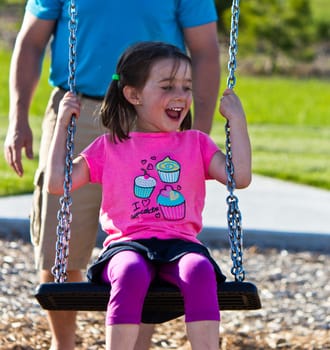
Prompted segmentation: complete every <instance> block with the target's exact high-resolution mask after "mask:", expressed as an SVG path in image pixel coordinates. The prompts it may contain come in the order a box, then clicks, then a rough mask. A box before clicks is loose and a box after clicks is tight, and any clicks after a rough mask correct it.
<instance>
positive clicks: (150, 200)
mask: <svg viewBox="0 0 330 350" xmlns="http://www.w3.org/2000/svg"><path fill="white" fill-rule="evenodd" d="M218 150H219V148H218V146H217V145H216V144H215V143H214V142H213V141H212V140H211V139H210V138H209V136H208V135H206V134H204V133H202V132H200V131H196V130H189V131H184V132H171V133H140V132H132V133H131V134H130V139H128V140H125V141H124V142H118V143H116V144H115V143H112V142H111V141H110V138H109V135H106V134H105V135H102V136H100V137H98V138H97V139H96V140H95V141H94V142H93V143H92V144H91V145H90V146H88V147H87V148H86V149H85V150H84V151H83V152H82V153H81V155H82V156H83V157H84V158H85V160H86V161H87V164H88V167H89V172H90V181H91V182H93V183H100V184H101V185H102V193H103V195H102V204H101V209H100V223H101V225H102V228H103V230H104V231H105V232H106V233H107V234H108V237H107V238H106V240H105V242H104V246H107V245H108V244H109V243H110V242H119V241H126V240H136V239H145V238H151V237H157V238H159V239H172V238H178V239H183V240H186V241H192V242H199V241H198V240H197V238H196V236H197V234H198V233H199V232H200V231H201V229H202V211H203V207H204V201H205V180H206V179H207V178H208V168H209V164H210V161H211V159H212V157H213V155H214V154H215V152H217V151H218Z"/></svg>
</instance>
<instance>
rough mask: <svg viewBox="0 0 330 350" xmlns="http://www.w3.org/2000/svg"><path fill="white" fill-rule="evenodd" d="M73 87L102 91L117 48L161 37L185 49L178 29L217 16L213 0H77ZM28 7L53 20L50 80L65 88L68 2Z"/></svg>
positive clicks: (43, 0)
mask: <svg viewBox="0 0 330 350" xmlns="http://www.w3.org/2000/svg"><path fill="white" fill-rule="evenodd" d="M76 7H77V59H76V61H77V62H76V63H77V67H76V90H77V91H78V92H80V93H83V94H86V95H91V96H103V95H104V94H105V92H106V90H107V88H108V85H109V82H110V80H111V76H112V74H113V73H114V72H115V68H116V64H117V61H118V58H119V56H120V55H121V54H122V52H123V51H124V50H125V49H126V48H127V47H128V46H130V45H131V44H133V43H136V42H138V41H163V42H167V43H171V44H173V45H176V46H178V47H180V48H181V49H182V50H184V49H185V44H184V36H183V28H188V27H195V26H199V25H203V24H207V23H210V22H214V21H216V20H217V13H216V9H215V5H214V1H213V0H155V1H152V0H119V1H111V0H93V1H87V0H76ZM26 9H27V11H29V12H30V13H32V14H33V15H34V16H36V17H38V18H40V19H43V20H56V21H57V25H56V28H55V33H54V35H53V37H52V41H51V69H50V77H49V81H50V84H51V85H53V86H61V87H63V88H65V89H67V88H68V82H67V80H68V55H69V42H68V40H69V30H68V22H69V1H68V0H28V2H27V5H26Z"/></svg>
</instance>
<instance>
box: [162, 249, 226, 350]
mask: <svg viewBox="0 0 330 350" xmlns="http://www.w3.org/2000/svg"><path fill="white" fill-rule="evenodd" d="M160 276H161V277H162V278H163V279H164V280H166V281H168V282H171V283H173V284H175V285H177V286H178V287H179V288H180V290H181V293H182V295H183V299H184V305H185V315H186V316H185V317H186V323H187V335H188V338H189V341H190V343H191V346H192V349H193V350H195V349H196V350H197V349H198V350H206V349H207V350H211V349H212V350H215V349H216V350H218V349H219V321H220V313H219V306H218V297H217V282H216V276H215V272H214V269H213V266H212V264H211V262H210V261H209V260H208V259H207V258H206V257H204V256H203V255H200V254H197V253H188V254H186V255H184V256H183V257H182V258H180V259H179V260H178V261H176V262H174V263H169V264H166V265H163V266H162V268H161V271H160Z"/></svg>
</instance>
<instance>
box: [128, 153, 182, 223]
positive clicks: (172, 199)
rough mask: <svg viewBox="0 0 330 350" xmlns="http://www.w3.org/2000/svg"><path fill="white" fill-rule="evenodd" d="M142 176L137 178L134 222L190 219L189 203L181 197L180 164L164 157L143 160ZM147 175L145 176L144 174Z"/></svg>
mask: <svg viewBox="0 0 330 350" xmlns="http://www.w3.org/2000/svg"><path fill="white" fill-rule="evenodd" d="M141 166H142V168H140V170H139V175H137V176H135V177H134V183H133V191H134V197H135V200H134V201H133V202H132V214H131V218H132V219H140V218H142V217H147V216H154V218H156V219H161V218H162V219H165V220H171V221H174V220H182V219H184V218H185V215H186V200H185V198H184V196H183V194H182V193H181V190H182V185H181V184H180V183H179V181H180V173H181V166H180V163H179V162H177V161H176V160H174V159H173V158H171V157H170V156H168V155H167V156H165V157H164V155H163V156H162V157H161V158H160V159H159V160H158V159H157V156H151V157H150V158H145V159H142V160H141ZM141 171H142V172H143V175H142V174H141Z"/></svg>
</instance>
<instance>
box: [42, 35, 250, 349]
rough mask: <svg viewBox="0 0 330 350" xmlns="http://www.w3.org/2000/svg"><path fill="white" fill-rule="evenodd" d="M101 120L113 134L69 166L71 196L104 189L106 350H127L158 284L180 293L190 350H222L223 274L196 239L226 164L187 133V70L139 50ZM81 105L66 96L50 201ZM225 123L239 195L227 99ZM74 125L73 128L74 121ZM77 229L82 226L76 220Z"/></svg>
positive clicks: (244, 147)
mask: <svg viewBox="0 0 330 350" xmlns="http://www.w3.org/2000/svg"><path fill="white" fill-rule="evenodd" d="M112 78H113V80H112V82H111V85H110V87H109V90H108V92H107V95H106V97H105V99H104V102H103V106H102V110H101V117H102V122H103V124H104V126H105V127H106V128H108V129H109V133H108V134H105V135H103V136H101V137H99V138H97V139H96V140H95V141H94V142H93V143H92V144H91V145H90V146H89V147H87V148H86V149H85V150H84V151H83V152H82V153H81V154H80V155H79V156H78V157H77V158H76V159H75V160H74V162H73V171H72V189H73V190H74V189H77V188H79V187H81V186H83V185H85V184H87V183H89V182H92V183H99V184H101V185H102V192H103V198H102V205H101V210H100V222H101V224H102V227H103V229H104V231H105V232H106V233H107V234H108V236H107V238H106V239H105V241H104V250H103V253H102V254H101V256H100V257H99V259H98V260H97V262H96V263H95V264H94V265H93V266H92V267H91V268H90V270H89V272H88V277H89V279H90V280H92V281H96V282H101V283H110V284H111V293H110V299H109V304H108V308H107V314H106V348H107V349H108V350H109V349H115V350H120V349H125V350H129V349H133V348H134V344H135V342H136V339H137V335H138V330H139V324H140V322H141V314H142V307H143V302H144V298H145V296H146V293H147V291H148V287H149V285H150V283H151V282H152V281H153V280H154V279H155V278H160V279H163V280H165V281H167V282H170V283H173V284H175V285H177V286H178V287H179V288H180V290H181V293H182V295H183V299H184V305H185V321H186V325H187V335H188V338H189V341H190V343H191V346H192V349H196V350H204V349H205V350H206V349H207V350H216V349H218V348H219V320H220V314H219V308H218V300H217V281H219V282H220V281H224V279H225V277H224V276H223V275H222V273H221V271H220V269H219V267H218V266H217V264H216V263H215V261H214V260H213V259H212V258H211V256H210V254H209V252H208V250H207V249H206V247H204V246H203V245H202V244H201V243H200V242H199V241H198V239H197V235H198V233H199V232H200V231H201V228H202V210H203V206H204V199H205V180H206V179H215V180H217V181H219V182H220V183H222V184H225V183H226V177H227V175H226V170H225V155H224V154H223V153H222V152H221V151H220V150H219V148H218V147H217V146H216V144H215V143H214V142H213V141H211V139H210V138H209V137H208V135H206V134H204V133H202V132H200V131H196V130H188V129H190V126H191V115H190V112H189V110H190V107H191V103H192V88H193V83H192V76H191V61H190V58H189V57H188V56H186V55H185V54H184V53H182V52H181V51H180V50H179V49H177V48H176V47H174V46H171V45H167V44H164V43H159V42H144V43H139V44H136V45H134V46H132V47H131V48H129V49H128V50H127V51H126V52H125V53H124V54H123V55H122V57H121V58H120V60H119V62H118V65H117V70H116V74H114V75H113V77H112ZM79 109H80V106H79V100H78V98H77V97H76V96H74V95H73V94H72V93H67V94H66V95H65V96H64V98H63V100H62V102H61V105H60V110H59V119H58V121H57V124H56V132H55V137H54V139H53V142H52V147H51V152H50V156H49V167H48V169H49V172H48V173H47V176H46V184H47V188H48V191H49V192H51V193H54V194H61V193H62V191H63V181H64V174H63V168H64V164H65V153H66V151H65V142H66V129H67V125H68V123H69V120H70V117H71V115H72V114H74V115H75V116H76V117H77V118H79ZM220 112H221V114H222V115H223V116H224V117H225V118H226V119H227V120H228V121H229V123H230V130H231V143H232V144H231V147H232V159H233V163H234V167H235V181H236V186H237V188H243V187H246V186H248V185H249V183H250V180H251V150H250V142H249V137H248V132H247V125H246V120H245V115H244V111H243V108H242V106H241V103H240V101H239V99H238V97H237V96H236V95H235V94H234V92H233V91H231V90H229V89H227V90H226V91H225V92H224V94H223V97H222V98H221V105H220ZM78 123H79V121H78ZM77 220H79V218H77Z"/></svg>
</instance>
